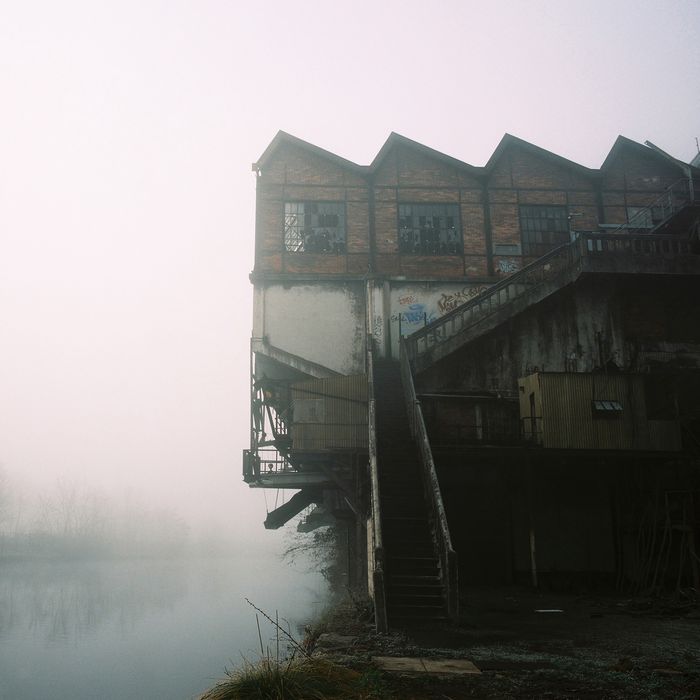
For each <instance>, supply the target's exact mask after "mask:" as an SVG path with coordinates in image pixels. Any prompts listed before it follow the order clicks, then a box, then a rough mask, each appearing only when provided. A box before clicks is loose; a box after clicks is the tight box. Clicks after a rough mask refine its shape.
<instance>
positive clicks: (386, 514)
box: [374, 362, 447, 627]
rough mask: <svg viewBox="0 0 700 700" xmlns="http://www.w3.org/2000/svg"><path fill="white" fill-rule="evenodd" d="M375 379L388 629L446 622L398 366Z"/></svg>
mask: <svg viewBox="0 0 700 700" xmlns="http://www.w3.org/2000/svg"><path fill="white" fill-rule="evenodd" d="M374 377H375V397H376V407H377V418H376V420H377V438H378V440H377V452H378V464H379V482H380V494H381V512H382V532H383V537H384V554H385V562H386V603H387V605H386V607H387V618H388V622H389V626H390V627H396V626H399V627H401V626H407V625H408V626H410V625H412V624H416V623H420V622H435V621H444V620H446V619H447V616H446V602H445V601H446V594H445V588H444V585H443V581H442V577H441V572H440V565H439V558H438V553H437V550H436V544H435V540H434V536H433V531H432V527H431V523H430V519H429V516H428V508H427V505H426V501H425V493H424V489H423V479H422V476H421V472H420V469H421V466H420V457H419V453H418V448H417V447H416V445H415V443H414V441H413V439H412V437H411V433H410V430H409V425H408V417H407V415H406V407H405V400H404V395H403V390H402V386H401V374H400V370H399V365H398V363H390V362H378V363H375V369H374Z"/></svg>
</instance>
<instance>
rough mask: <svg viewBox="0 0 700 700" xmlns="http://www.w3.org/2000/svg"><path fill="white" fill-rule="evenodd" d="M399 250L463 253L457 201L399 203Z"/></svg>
mask: <svg viewBox="0 0 700 700" xmlns="http://www.w3.org/2000/svg"><path fill="white" fill-rule="evenodd" d="M399 252H400V253H402V254H407V255H461V254H462V233H461V227H460V225H459V207H458V206H457V205H456V204H399Z"/></svg>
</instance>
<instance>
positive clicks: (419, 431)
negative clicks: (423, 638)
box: [400, 340, 459, 622]
mask: <svg viewBox="0 0 700 700" xmlns="http://www.w3.org/2000/svg"><path fill="white" fill-rule="evenodd" d="M400 361H401V380H402V384H403V389H404V396H405V400H406V407H407V414H408V422H409V425H410V428H411V435H412V436H413V439H414V441H415V442H416V444H417V445H418V447H419V450H420V456H421V467H422V469H421V473H422V475H423V487H424V488H423V490H424V491H425V495H426V498H427V502H428V506H429V508H430V511H431V515H432V520H433V526H434V532H435V537H436V539H437V544H438V555H439V558H440V569H441V575H442V578H443V582H444V583H445V588H446V593H447V616H448V618H449V619H450V620H451V621H453V622H456V621H457V619H458V617H459V585H458V573H457V566H458V565H457V553H456V552H455V550H454V549H453V547H452V538H451V537H450V528H449V525H448V523H447V513H446V512H445V505H444V503H443V500H442V493H441V491H440V482H439V480H438V476H437V471H436V469H435V462H434V461H433V454H432V450H431V449H430V440H429V439H428V431H427V429H426V427H425V421H424V420H423V411H422V409H421V405H420V401H418V399H417V398H416V389H415V386H414V384H413V374H412V372H411V364H410V361H409V359H408V354H407V353H406V347H405V344H404V341H403V340H401V341H400Z"/></svg>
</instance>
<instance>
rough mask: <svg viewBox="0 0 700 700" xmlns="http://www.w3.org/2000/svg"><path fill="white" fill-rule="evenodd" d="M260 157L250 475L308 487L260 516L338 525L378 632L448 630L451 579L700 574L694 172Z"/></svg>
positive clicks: (420, 157)
mask: <svg viewBox="0 0 700 700" xmlns="http://www.w3.org/2000/svg"><path fill="white" fill-rule="evenodd" d="M253 169H254V171H255V172H256V174H257V205H256V206H257V209H256V234H255V267H254V269H253V272H252V274H251V281H252V283H253V285H254V319H253V333H252V339H251V358H252V360H251V445H250V449H249V450H246V451H245V454H244V461H243V475H244V479H245V481H246V482H247V483H248V484H249V485H250V486H251V487H253V488H275V489H291V490H294V492H295V494H294V495H293V497H292V498H291V499H290V500H289V501H288V502H286V503H285V504H284V505H283V506H281V507H279V508H277V509H275V510H273V511H272V512H271V513H269V514H268V518H267V520H266V525H267V526H268V527H279V526H281V525H282V524H284V523H285V522H287V521H288V520H289V519H290V518H291V517H293V516H294V515H296V514H298V513H300V512H301V511H303V510H304V509H307V512H308V516H307V518H306V520H305V521H304V524H303V525H302V527H303V528H304V529H310V528H312V527H316V526H319V525H324V524H328V523H329V522H336V523H340V524H342V529H343V531H344V532H345V533H346V534H347V537H348V544H349V550H350V552H351V555H352V556H351V566H350V568H349V573H350V582H351V584H353V585H359V586H361V585H362V583H363V581H367V582H368V586H369V589H370V593H371V594H372V595H373V596H374V600H375V610H376V619H377V626H378V627H379V628H380V629H384V628H386V627H387V625H400V624H402V623H404V622H407V621H408V622H410V621H411V620H415V618H420V617H427V618H429V619H436V618H438V619H454V618H455V617H456V616H457V614H458V600H459V588H458V580H459V581H461V582H462V584H463V585H466V584H468V583H471V582H480V581H482V582H483V581H513V580H518V579H520V578H525V579H527V580H529V581H532V582H533V584H535V585H543V583H548V584H549V583H551V584H552V585H555V584H557V585H565V584H566V582H568V581H571V580H573V579H574V578H581V577H583V578H585V579H586V580H587V581H593V580H605V581H608V582H615V581H616V582H617V583H618V584H619V585H630V586H637V587H640V588H643V587H647V588H648V587H649V586H652V587H653V586H658V585H661V583H662V581H666V580H667V579H669V578H673V577H674V576H675V577H676V579H677V580H678V581H679V582H689V583H691V584H692V583H694V584H695V585H697V583H698V581H697V576H698V570H697V559H696V552H695V549H694V546H695V545H694V541H695V540H694V538H695V537H696V536H697V524H698V521H699V520H700V515H699V514H698V507H699V506H698V504H699V503H700V497H699V494H698V463H697V456H698V446H700V429H699V426H700V409H699V406H700V403H699V402H698V398H697V397H698V391H700V314H699V313H698V310H697V304H696V299H697V298H698V293H699V292H700V276H699V275H700V256H698V252H699V250H700V248H699V243H698V238H699V225H698V222H699V220H700V207H699V206H698V204H699V201H698V197H697V195H696V192H697V188H698V186H700V171H698V169H697V168H696V167H694V166H693V165H690V164H686V163H683V162H682V161H680V160H677V159H675V158H673V157H671V156H669V155H668V154H667V153H665V152H664V151H662V150H661V149H660V148H658V147H656V146H654V145H653V144H651V143H648V144H647V145H641V144H639V143H636V142H634V141H631V140H629V139H626V138H624V137H619V138H618V139H617V141H616V142H615V143H614V145H613V147H612V149H611V151H610V153H609V154H608V156H607V157H606V159H605V161H604V162H603V163H602V165H601V167H600V168H598V169H592V168H587V167H584V166H582V165H579V164H577V163H574V162H572V161H570V160H567V159H566V158H563V157H561V156H558V155H556V154H554V153H551V152H549V151H546V150H544V149H542V148H539V147H538V146H535V145H533V144H530V143H528V142H526V141H523V140H521V139H518V138H516V137H514V136H510V135H506V136H504V137H503V139H502V140H501V142H500V144H499V145H498V146H497V148H496V149H495V151H494V153H493V155H492V156H491V158H490V159H489V161H488V163H487V164H486V165H485V166H483V167H476V166H472V165H469V164H467V163H465V162H463V161H460V160H458V159H456V158H453V157H451V156H448V155H445V154H443V153H440V152H438V151H435V150H433V149H431V148H429V147H427V146H424V145H422V144H419V143H416V142H415V141H411V140H410V139H407V138H405V137H403V136H399V135H398V134H391V136H390V137H389V138H388V139H387V141H386V143H385V144H384V146H383V147H382V148H381V150H380V151H379V153H378V154H377V156H376V158H375V159H374V160H373V162H372V163H371V164H370V165H367V166H362V165H357V164H355V163H352V162H350V161H348V160H346V159H344V158H341V157H339V156H337V155H335V154H333V153H330V152H328V151H325V150H323V149H321V148H319V147H317V146H314V145H312V144H309V143H307V142H304V141H301V140H300V139H297V138H295V137H293V136H290V135H288V134H285V133H283V132H280V133H278V134H277V136H276V137H275V138H274V139H273V141H272V142H271V143H270V145H269V146H268V148H267V149H266V150H265V152H264V153H263V155H262V156H261V157H260V159H259V160H258V162H257V163H255V164H254V165H253ZM312 508H313V510H312ZM679 533H681V534H679ZM640 542H644V543H645V544H646V549H644V548H643V547H641V545H640ZM672 559H673V563H669V562H671V560H672ZM660 562H666V564H665V568H664V567H663V566H661V565H660ZM679 585H680V583H679Z"/></svg>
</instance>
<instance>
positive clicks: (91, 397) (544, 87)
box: [0, 0, 700, 536]
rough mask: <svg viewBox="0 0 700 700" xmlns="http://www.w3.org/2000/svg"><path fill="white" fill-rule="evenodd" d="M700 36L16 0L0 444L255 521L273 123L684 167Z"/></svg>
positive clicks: (644, 9)
mask: <svg viewBox="0 0 700 700" xmlns="http://www.w3.org/2000/svg"><path fill="white" fill-rule="evenodd" d="M699 34H700V3H698V2H697V0H682V1H677V2H676V1H673V0H670V1H667V2H659V1H657V2H644V1H642V2H639V1H635V2H628V1H622V2H621V1H618V0H608V1H606V2H579V3H563V2H537V1H529V2H516V1H511V2H499V1H494V2H491V3H485V2H471V1H467V0H464V1H462V2H459V1H457V0H451V1H445V2H439V1H436V2H432V3H429V2H427V1H425V0H422V1H420V2H414V1H412V0H403V1H401V2H394V1H392V2H382V1H381V0H375V2H365V1H364V0H362V1H360V2H353V3H343V4H341V3H337V2H330V1H328V0H326V1H325V2H303V1H300V2H295V3H290V2H282V1H280V2H258V3H256V4H252V3H250V2H248V3H245V4H244V3H239V2H233V1H229V2H223V1H219V2H214V1H206V0H199V1H197V2H195V1H194V0H191V1H189V2H184V1H177V0H171V1H167V2H166V1H164V0H163V1H161V2H157V1H155V0H139V1H138V2H130V1H124V0H120V1H119V2H116V1H113V2H100V1H99V0H89V1H85V2H75V1H73V0H61V2H57V1H51V2H32V1H31V0H22V1H21V2H20V1H19V0H17V1H12V0H0V99H1V100H2V108H1V109H0V242H1V247H0V251H1V254H0V324H1V326H0V333H1V335H0V360H1V361H0V398H1V401H0V462H1V463H2V464H4V466H5V468H6V470H7V471H8V472H9V473H10V474H14V475H23V478H25V479H27V480H29V481H31V482H33V483H37V484H50V483H51V482H52V481H53V480H55V479H56V478H57V477H59V476H62V477H64V478H70V479H78V480H82V481H85V482H86V483H88V484H91V485H95V486H96V487H99V488H100V489H104V490H105V491H107V492H111V493H114V494H116V495H122V494H124V493H127V492H131V493H137V494H140V495H141V496H143V497H144V498H148V499H153V500H154V502H155V503H156V504H157V505H159V506H162V505H169V504H170V505H173V507H175V508H177V509H178V510H180V511H182V512H183V513H186V514H190V515H191V514H195V513H202V512H204V511H205V510H208V511H209V513H210V515H211V517H216V518H217V519H218V520H219V521H220V522H221V523H222V524H225V526H226V527H230V528H231V529H236V531H245V532H249V533H250V532H254V533H259V534H260V536H262V520H263V519H264V517H265V503H264V501H263V498H262V494H260V493H253V492H251V491H249V490H248V488H247V487H245V486H244V485H243V484H242V482H241V477H240V473H241V465H240V453H241V450H242V449H243V448H244V447H246V446H247V442H248V425H249V417H248V393H249V376H248V375H249V337H250V326H251V297H252V295H251V286H250V283H249V281H248V274H249V272H250V270H251V269H252V265H253V260H252V251H253V235H254V229H253V220H254V196H255V181H254V176H253V174H252V173H251V170H250V165H251V163H252V162H254V161H255V160H256V159H257V158H258V156H259V155H260V154H261V153H262V151H263V150H264V149H265V147H266V146H267V144H268V143H269V141H270V140H271V139H272V138H273V137H274V135H275V133H276V132H277V130H278V129H283V130H285V131H288V132H291V133H292V134H294V135H296V136H299V137H301V138H303V139H306V140H308V141H311V142H313V143H316V144H318V145H320V146H322V147H324V148H327V149H329V150H331V151H334V152H336V153H338V154H340V155H342V156H344V157H346V158H349V159H351V160H354V161H356V162H359V163H363V164H366V163H368V162H370V161H371V159H372V158H373V157H374V155H375V154H376V152H377V151H378V150H379V148H380V147H381V145H382V143H383V142H384V140H385V139H386V137H387V136H388V135H389V133H390V132H391V131H397V132H399V133H401V134H403V135H405V136H408V137H409V138H412V139H415V140H417V141H420V142H422V143H425V144H427V145H429V146H431V147H433V148H436V149H438V150H441V151H444V152H446V153H448V154H450V155H452V156H454V157H457V158H459V159H461V160H464V161H467V162H469V163H471V164H473V165H483V164H484V163H485V162H486V160H487V159H488V157H489V155H490V154H491V153H492V151H493V149H494V148H495V146H496V145H497V143H498V141H499V140H500V138H501V137H502V135H503V133H504V132H510V133H512V134H515V135H516V136H519V137H521V138H524V139H526V140H529V141H532V142H534V143H536V144H537V145H539V146H542V147H544V148H547V149H549V150H552V151H554V152H555V153H558V154H560V155H562V156H565V157H567V158H570V159H572V160H575V161H578V162H580V163H582V164H584V165H587V166H590V167H599V166H600V164H601V163H602V161H603V159H604V158H605V156H606V154H607V152H608V150H609V149H610V147H611V146H612V144H613V142H614V140H615V138H616V136H617V135H618V134H620V133H621V134H624V135H625V136H628V137H630V138H632V139H635V140H637V141H641V142H643V141H644V140H645V139H650V140H651V141H653V142H654V143H656V144H657V145H658V146H660V147H661V148H663V149H665V150H667V151H668V152H670V153H671V154H672V155H674V156H676V157H678V158H681V159H683V160H685V161H688V160H690V159H691V158H692V157H693V156H694V155H695V153H696V152H697V151H696V146H695V137H696V136H700V116H699V115H700V89H699V88H700V61H699V51H698V47H699V45H700V36H699ZM274 500H275V494H274V493H272V492H271V493H268V502H269V503H270V506H271V507H272V506H274Z"/></svg>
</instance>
